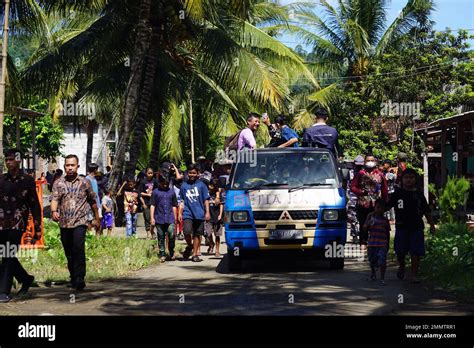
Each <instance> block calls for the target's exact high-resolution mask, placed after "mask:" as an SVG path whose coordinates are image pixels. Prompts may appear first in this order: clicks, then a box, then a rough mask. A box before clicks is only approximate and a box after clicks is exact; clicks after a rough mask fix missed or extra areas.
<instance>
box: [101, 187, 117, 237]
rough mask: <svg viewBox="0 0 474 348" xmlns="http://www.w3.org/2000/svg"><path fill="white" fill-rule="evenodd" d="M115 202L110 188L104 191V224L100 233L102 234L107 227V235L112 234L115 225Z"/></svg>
mask: <svg viewBox="0 0 474 348" xmlns="http://www.w3.org/2000/svg"><path fill="white" fill-rule="evenodd" d="M113 209H114V202H113V201H112V197H111V192H110V190H105V191H104V197H102V212H103V213H102V224H101V231H100V235H102V233H103V231H104V229H107V237H110V236H111V235H112V228H113V226H114V213H113Z"/></svg>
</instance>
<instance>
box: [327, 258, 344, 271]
mask: <svg viewBox="0 0 474 348" xmlns="http://www.w3.org/2000/svg"><path fill="white" fill-rule="evenodd" d="M329 268H330V269H344V258H334V259H330V260H329Z"/></svg>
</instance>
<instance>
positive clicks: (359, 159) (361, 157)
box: [354, 155, 365, 166]
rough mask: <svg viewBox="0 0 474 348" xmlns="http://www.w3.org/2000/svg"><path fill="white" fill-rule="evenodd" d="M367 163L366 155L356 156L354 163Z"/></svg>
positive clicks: (359, 164)
mask: <svg viewBox="0 0 474 348" xmlns="http://www.w3.org/2000/svg"><path fill="white" fill-rule="evenodd" d="M364 163H365V160H364V156H362V155H358V156H357V157H356V158H354V164H355V165H358V166H361V165H363V164H364Z"/></svg>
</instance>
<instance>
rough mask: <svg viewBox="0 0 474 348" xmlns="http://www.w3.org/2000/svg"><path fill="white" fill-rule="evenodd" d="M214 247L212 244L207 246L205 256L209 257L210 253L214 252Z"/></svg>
mask: <svg viewBox="0 0 474 348" xmlns="http://www.w3.org/2000/svg"><path fill="white" fill-rule="evenodd" d="M214 246H215V244H214V243H212V244H209V248H207V254H208V255H211V254H212V252H213V251H214Z"/></svg>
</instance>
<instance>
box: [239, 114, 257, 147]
mask: <svg viewBox="0 0 474 348" xmlns="http://www.w3.org/2000/svg"><path fill="white" fill-rule="evenodd" d="M258 127H260V115H259V114H256V113H254V112H251V113H250V114H249V116H248V117H247V128H245V129H243V130H242V131H241V132H240V134H239V141H238V145H237V149H238V150H239V151H240V150H242V149H244V148H248V149H255V148H256V147H257V142H256V140H255V133H256V132H257V129H258Z"/></svg>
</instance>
